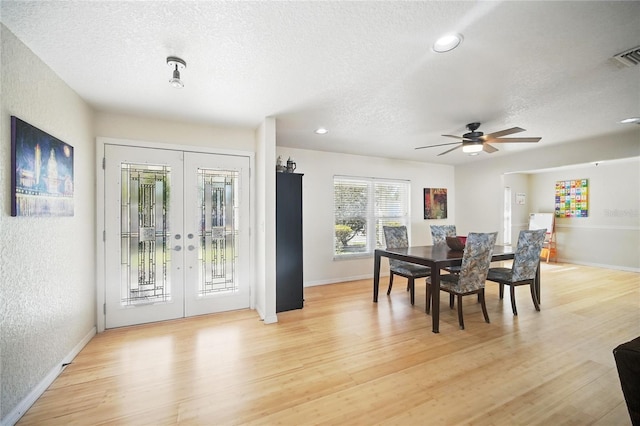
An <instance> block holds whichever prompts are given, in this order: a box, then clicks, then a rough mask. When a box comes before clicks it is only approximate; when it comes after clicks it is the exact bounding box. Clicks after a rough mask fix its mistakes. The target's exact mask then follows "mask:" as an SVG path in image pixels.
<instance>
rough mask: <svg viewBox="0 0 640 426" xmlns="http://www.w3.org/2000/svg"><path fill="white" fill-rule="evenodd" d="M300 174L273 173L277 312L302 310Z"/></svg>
mask: <svg viewBox="0 0 640 426" xmlns="http://www.w3.org/2000/svg"><path fill="white" fill-rule="evenodd" d="M302 176H303V175H302V174H299V173H277V174H276V312H283V311H290V310H292V309H301V308H302V305H303V269H302V262H303V258H302Z"/></svg>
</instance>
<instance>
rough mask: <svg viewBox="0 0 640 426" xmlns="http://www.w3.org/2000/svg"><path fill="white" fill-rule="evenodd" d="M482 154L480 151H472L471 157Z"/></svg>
mask: <svg viewBox="0 0 640 426" xmlns="http://www.w3.org/2000/svg"><path fill="white" fill-rule="evenodd" d="M478 154H480V153H479V152H472V153H470V154H469V157H475V156H476V155H478Z"/></svg>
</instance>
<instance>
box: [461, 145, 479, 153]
mask: <svg viewBox="0 0 640 426" xmlns="http://www.w3.org/2000/svg"><path fill="white" fill-rule="evenodd" d="M480 151H482V142H469V143H465V144H464V145H462V152H464V153H466V154H473V153H479V152H480Z"/></svg>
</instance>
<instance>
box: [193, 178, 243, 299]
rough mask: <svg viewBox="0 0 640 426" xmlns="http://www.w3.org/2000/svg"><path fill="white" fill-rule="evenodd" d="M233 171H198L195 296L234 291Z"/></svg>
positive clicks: (235, 255) (235, 184)
mask: <svg viewBox="0 0 640 426" xmlns="http://www.w3.org/2000/svg"><path fill="white" fill-rule="evenodd" d="M238 181H239V173H238V172H237V171H224V170H209V169H200V168H199V169H198V191H199V194H200V196H199V199H200V211H201V212H202V215H201V218H200V223H201V227H200V230H199V232H198V241H199V243H200V244H199V253H198V270H199V277H198V296H199V297H206V296H208V295H214V294H216V293H221V292H235V291H238V283H237V280H236V279H235V264H236V257H237V253H236V250H235V247H236V244H237V240H238V231H239V230H238V229H237V225H238V222H239V221H238V220H237V218H236V216H237V210H238V207H237V206H236V205H235V201H236V200H237V199H238V194H237V192H238Z"/></svg>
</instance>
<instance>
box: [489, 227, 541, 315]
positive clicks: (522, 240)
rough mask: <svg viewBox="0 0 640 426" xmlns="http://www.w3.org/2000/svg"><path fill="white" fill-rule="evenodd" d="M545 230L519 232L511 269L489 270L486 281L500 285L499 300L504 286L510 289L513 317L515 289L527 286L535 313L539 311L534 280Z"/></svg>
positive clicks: (516, 311)
mask: <svg viewBox="0 0 640 426" xmlns="http://www.w3.org/2000/svg"><path fill="white" fill-rule="evenodd" d="M546 232H547V231H546V229H537V230H533V231H520V234H519V235H518V246H517V247H516V254H515V257H514V258H513V265H512V266H511V268H490V269H489V274H488V275H487V280H489V281H494V282H497V283H498V284H500V299H502V298H503V297H504V286H505V285H508V286H510V288H511V309H512V310H513V315H518V310H517V309H516V298H515V291H514V289H515V287H516V286H519V285H528V286H529V287H530V288H531V299H532V300H533V306H535V308H536V311H539V310H540V306H539V305H538V296H537V295H536V286H535V285H534V284H535V282H534V281H535V278H536V272H537V270H538V266H539V264H540V252H541V251H542V244H543V243H544V236H545V234H546Z"/></svg>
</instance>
